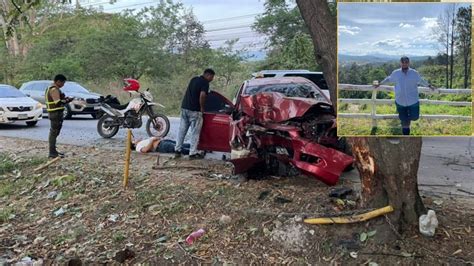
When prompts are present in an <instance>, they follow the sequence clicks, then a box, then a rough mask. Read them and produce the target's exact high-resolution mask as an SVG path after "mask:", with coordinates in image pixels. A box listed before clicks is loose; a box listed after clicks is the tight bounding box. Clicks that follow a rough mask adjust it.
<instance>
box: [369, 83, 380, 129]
mask: <svg viewBox="0 0 474 266" xmlns="http://www.w3.org/2000/svg"><path fill="white" fill-rule="evenodd" d="M373 84H374V85H378V84H379V81H378V80H374V82H373ZM376 100H377V88H375V87H374V88H373V90H372V106H371V107H372V109H371V111H370V116H371V118H372V132H375V130H376V128H377V119H375V116H376V114H377V111H376V107H377V105H376V104H375V103H376Z"/></svg>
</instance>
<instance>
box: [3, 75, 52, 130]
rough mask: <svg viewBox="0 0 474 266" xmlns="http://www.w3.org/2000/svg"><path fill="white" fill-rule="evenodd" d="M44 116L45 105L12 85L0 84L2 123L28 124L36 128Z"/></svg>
mask: <svg viewBox="0 0 474 266" xmlns="http://www.w3.org/2000/svg"><path fill="white" fill-rule="evenodd" d="M42 116H43V105H42V104H41V103H39V102H37V101H35V100H33V99H32V98H30V97H28V96H26V95H24V94H23V93H22V92H21V91H19V90H18V89H16V88H15V87H13V86H10V85H3V84H0V123H14V122H26V125H27V126H30V127H32V126H34V125H36V123H38V121H39V120H41V118H42Z"/></svg>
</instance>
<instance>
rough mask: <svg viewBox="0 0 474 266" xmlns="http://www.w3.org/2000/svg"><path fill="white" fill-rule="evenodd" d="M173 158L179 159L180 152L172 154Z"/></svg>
mask: <svg viewBox="0 0 474 266" xmlns="http://www.w3.org/2000/svg"><path fill="white" fill-rule="evenodd" d="M174 158H175V159H177V158H181V152H179V151H175V152H174Z"/></svg>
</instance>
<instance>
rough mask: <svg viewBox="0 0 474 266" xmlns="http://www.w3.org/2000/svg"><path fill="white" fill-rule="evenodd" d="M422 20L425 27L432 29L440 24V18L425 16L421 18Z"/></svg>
mask: <svg viewBox="0 0 474 266" xmlns="http://www.w3.org/2000/svg"><path fill="white" fill-rule="evenodd" d="M421 22H423V27H424V28H425V29H432V28H435V27H437V26H438V19H437V18H427V17H423V18H422V19H421Z"/></svg>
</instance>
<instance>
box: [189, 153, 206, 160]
mask: <svg viewBox="0 0 474 266" xmlns="http://www.w3.org/2000/svg"><path fill="white" fill-rule="evenodd" d="M199 159H204V154H199V153H196V154H193V155H189V160H199Z"/></svg>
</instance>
